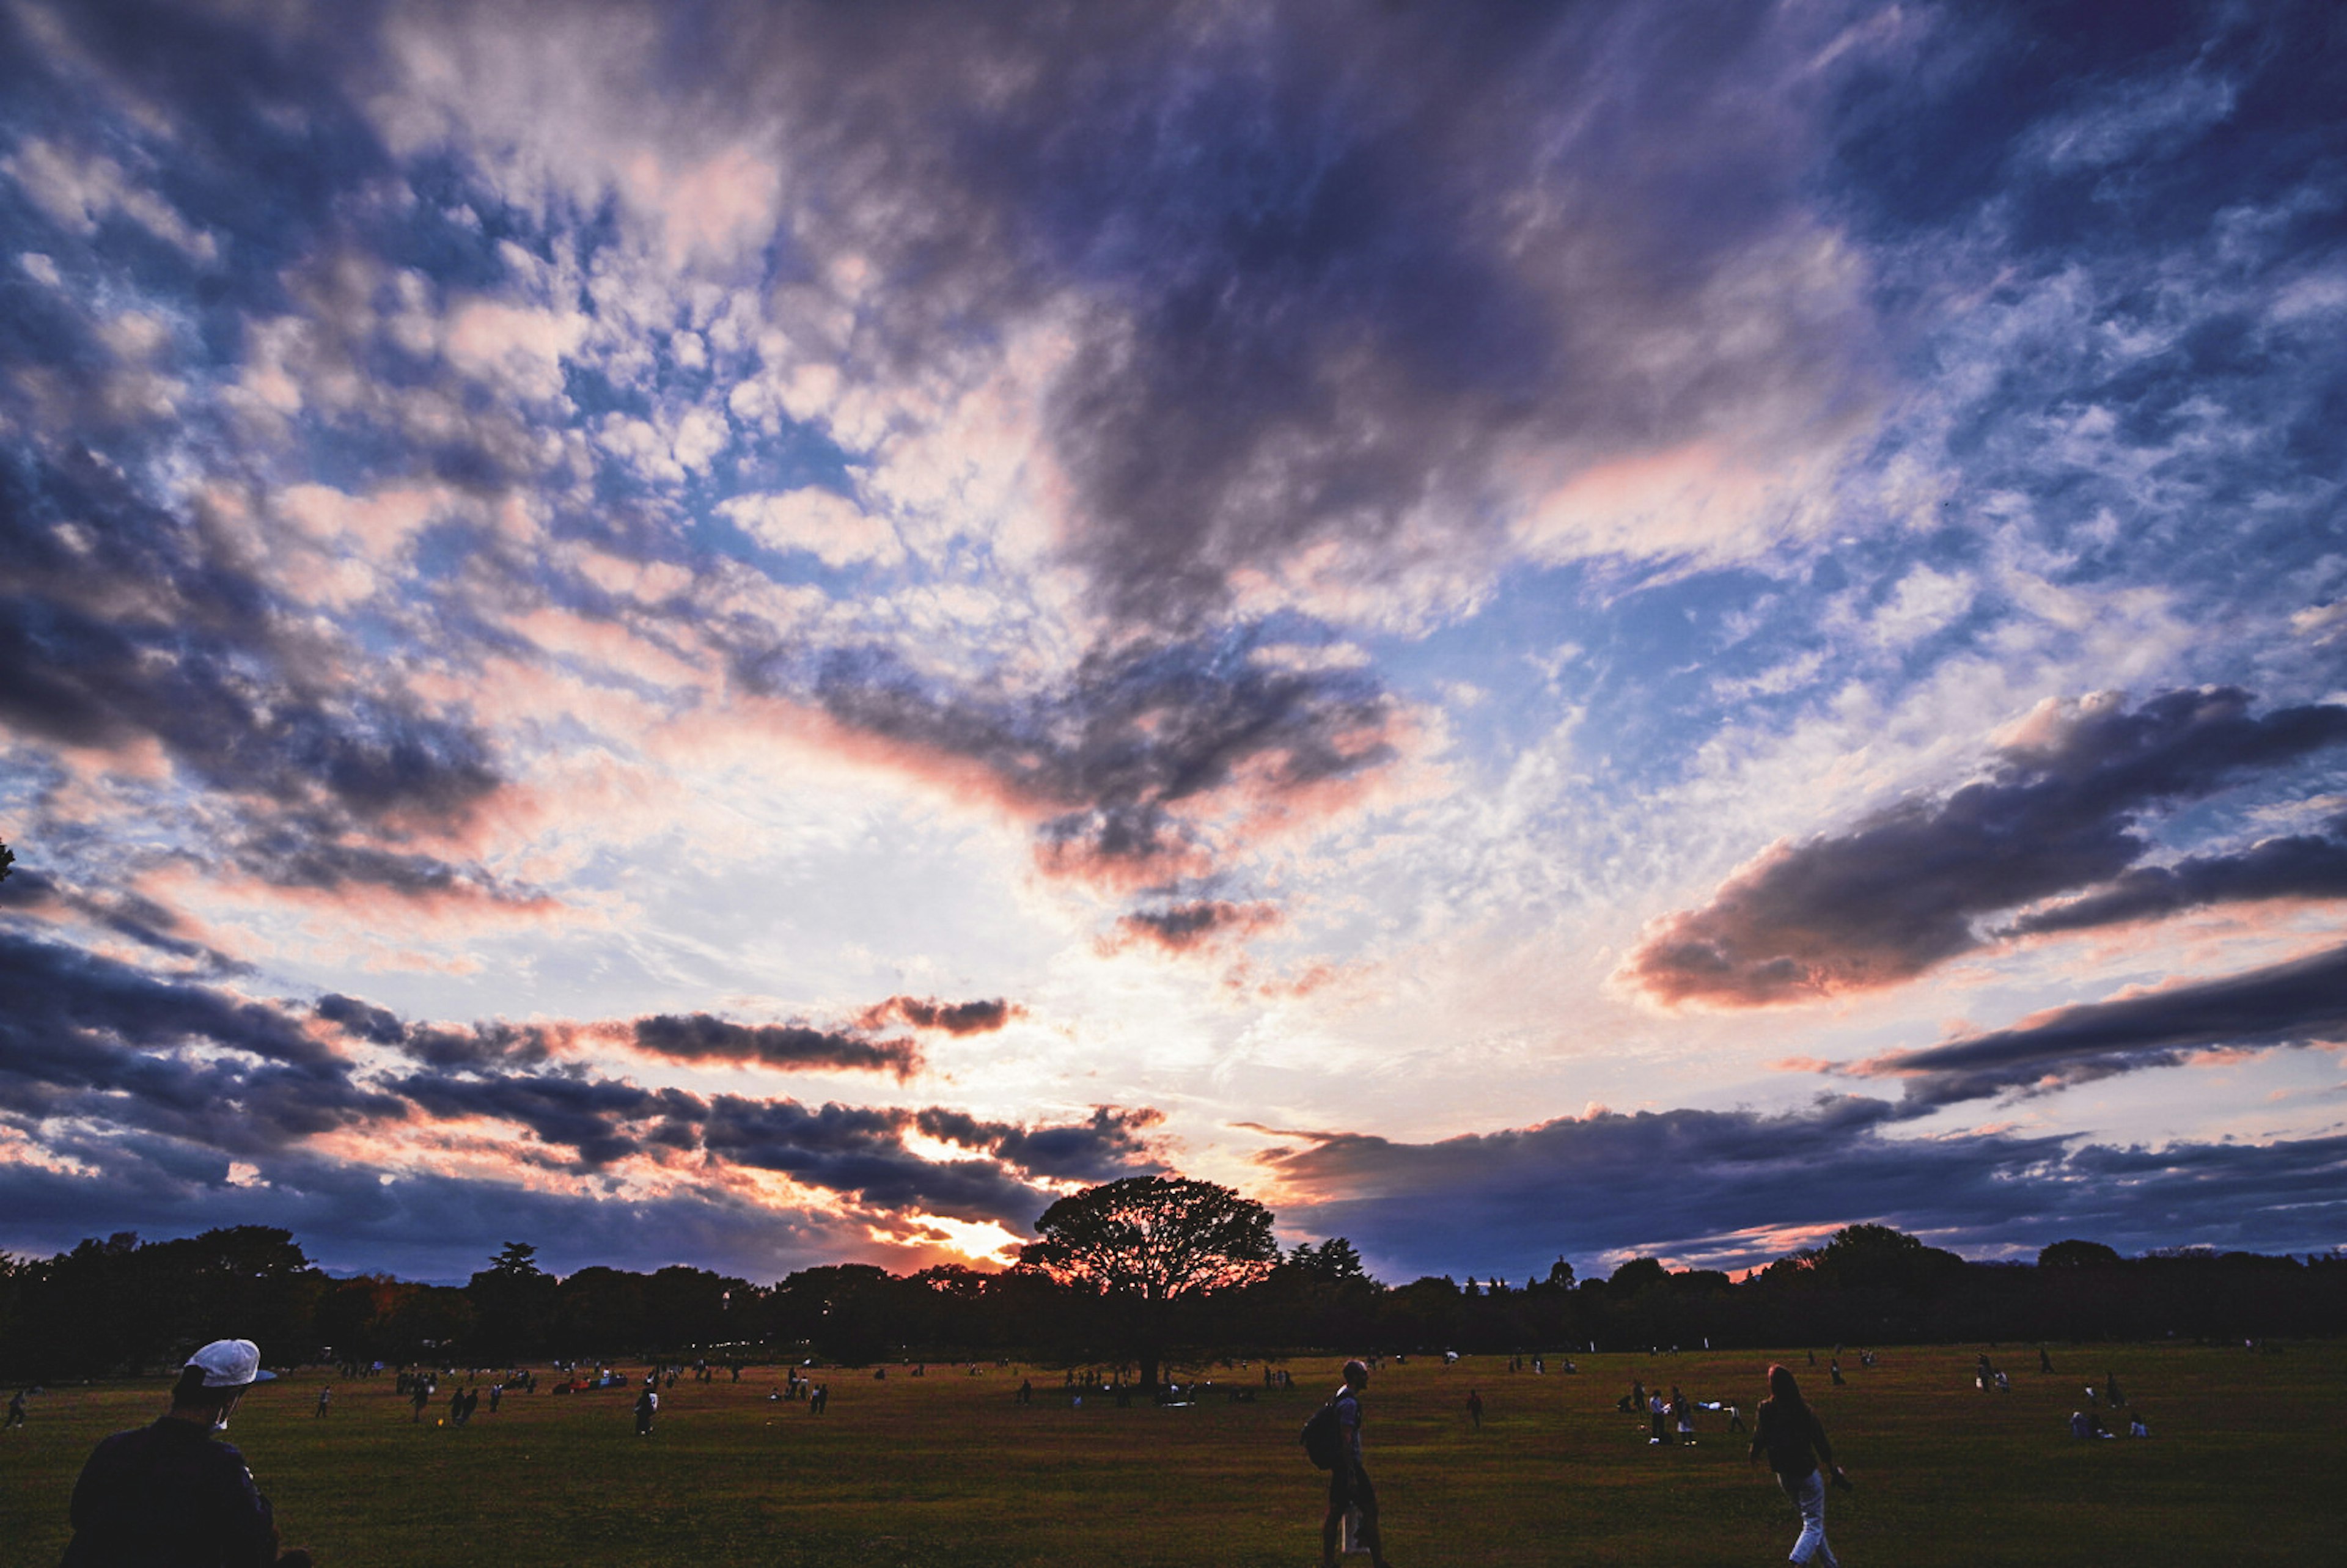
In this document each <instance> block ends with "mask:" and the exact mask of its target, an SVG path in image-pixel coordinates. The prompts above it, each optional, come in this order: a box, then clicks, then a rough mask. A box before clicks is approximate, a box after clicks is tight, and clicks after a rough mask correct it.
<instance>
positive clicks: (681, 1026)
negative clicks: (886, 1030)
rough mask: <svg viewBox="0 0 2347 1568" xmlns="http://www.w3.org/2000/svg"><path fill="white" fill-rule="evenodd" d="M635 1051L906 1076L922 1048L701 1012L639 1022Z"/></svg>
mask: <svg viewBox="0 0 2347 1568" xmlns="http://www.w3.org/2000/svg"><path fill="white" fill-rule="evenodd" d="M635 1040H636V1046H637V1049H639V1050H649V1051H651V1052H652V1053H653V1054H654V1055H656V1056H665V1057H669V1058H671V1060H674V1061H753V1062H756V1063H758V1064H759V1065H760V1066H763V1067H782V1068H807V1067H814V1068H846V1069H852V1070H862V1071H873V1072H892V1073H894V1074H896V1075H897V1077H898V1078H899V1079H905V1078H910V1077H912V1076H913V1074H915V1073H916V1072H918V1071H920V1070H921V1048H920V1047H919V1046H917V1045H916V1044H915V1043H914V1042H913V1041H911V1040H867V1039H866V1038H865V1037H863V1036H862V1035H856V1034H842V1033H838V1032H835V1031H833V1030H820V1029H808V1028H806V1027H805V1026H804V1025H801V1024H774V1023H768V1024H740V1023H728V1022H727V1021H726V1020H723V1019H720V1018H712V1017H711V1016H710V1015H709V1014H707V1013H704V1012H697V1013H693V1014H692V1015H690V1016H689V1017H684V1018H678V1017H674V1016H672V1015H670V1014H666V1013H663V1014H661V1015H660V1016H658V1017H656V1018H644V1019H638V1020H636V1024H635Z"/></svg>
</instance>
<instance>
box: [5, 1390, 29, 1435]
mask: <svg viewBox="0 0 2347 1568" xmlns="http://www.w3.org/2000/svg"><path fill="white" fill-rule="evenodd" d="M28 1391H29V1390H27V1389H17V1390H16V1397H15V1399H11V1400H9V1401H8V1424H7V1426H6V1427H0V1431H7V1430H15V1428H17V1427H21V1426H23V1425H24V1424H25V1395H26V1393H27V1392H28Z"/></svg>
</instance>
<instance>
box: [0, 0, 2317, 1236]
mask: <svg viewBox="0 0 2347 1568" xmlns="http://www.w3.org/2000/svg"><path fill="white" fill-rule="evenodd" d="M0 238H5V245H0V747H5V751H0V839H5V841H6V842H7V843H8V845H10V846H11V847H12V848H13V849H14V850H15V854H16V856H17V857H18V858H17V866H16V869H15V875H14V876H11V877H10V878H9V879H8V880H7V881H6V882H5V885H0V984H5V1009H0V1248H5V1249H8V1250H13V1251H16V1252H20V1253H46V1252H49V1251H54V1250H56V1249H58V1248H62V1247H67V1246H70V1245H73V1244H74V1243H75V1242H76V1241H77V1240H78V1239H79V1238H81V1237H83V1236H86V1235H107V1234H109V1233H112V1232H116V1231H121V1230H136V1231H138V1232H139V1233H140V1234H142V1235H146V1236H148V1237H149V1238H158V1237H162V1236H168V1235H187V1234H192V1233H193V1232H194V1231H197V1230H200V1229H202V1228H205V1227H208V1226H212V1225H236V1224H261V1225H283V1226H287V1227H290V1228H291V1229H292V1231H293V1233H294V1235H295V1237H296V1239H297V1240H299V1241H300V1242H301V1244H302V1245H303V1246H304V1247H305V1248H307V1249H308V1251H309V1253H310V1255H312V1256H313V1258H316V1259H318V1260H319V1261H320V1262H322V1263H323V1264H324V1265H326V1266H329V1267H330V1268H333V1269H334V1270H336V1271H338V1272H347V1271H353V1270H358V1269H363V1268H364V1269H389V1270H392V1271H395V1272H398V1273H400V1274H402V1275H405V1276H409V1277H418V1278H433V1279H459V1280H461V1279H462V1278H463V1277H464V1276H466V1274H468V1273H469V1272H471V1271H472V1270H473V1269H474V1268H476V1267H478V1266H481V1265H482V1263H483V1262H484V1260H486V1258H487V1256H488V1255H489V1254H490V1253H492V1252H494V1251H495V1250H496V1249H497V1247H498V1246H499V1245H502V1244H503V1243H505V1242H507V1241H508V1240H524V1241H529V1242H532V1243H534V1244H536V1245H538V1247H539V1248H540V1250H541V1255H542V1259H543V1261H544V1262H545V1263H546V1264H547V1265H548V1266H550V1267H552V1268H554V1269H556V1270H557V1271H568V1270H569V1269H572V1268H576V1267H578V1266H582V1265H584V1264H588V1263H597V1262H600V1263H610V1264H615V1265H620V1266H632V1267H651V1266H660V1265H663V1264H669V1263H689V1264H694V1265H698V1266H706V1267H712V1268H719V1269H723V1270H725V1271H727V1272H729V1273H737V1274H741V1275H744V1276H748V1277H750V1278H753V1279H756V1280H760V1281H766V1280H771V1279H774V1278H775V1277H778V1276H781V1275H783V1274H784V1273H787V1272H789V1271H791V1270H793V1269H796V1268H801V1267H805V1266H810V1265H814V1264H818V1263H826V1262H838V1261H849V1260H859V1261H869V1262H875V1263H879V1264H882V1265H883V1266H887V1267H888V1268H890V1269H892V1270H895V1271H897V1272H903V1271H906V1270H908V1269H911V1268H916V1267H919V1266H925V1265H928V1264H930V1263H936V1262H940V1261H971V1260H978V1261H981V1262H989V1263H990V1262H999V1261H1001V1260H1002V1259H1003V1258H1004V1257H1005V1256H1006V1255H1007V1249H1009V1248H1011V1247H1014V1246H1015V1245H1016V1244H1017V1243H1018V1241H1019V1240H1020V1239H1021V1238H1023V1237H1025V1236H1027V1235H1030V1230H1029V1226H1030V1222H1031V1221H1032V1220H1033V1219H1034V1217H1035V1216H1036V1215H1037V1214H1040V1212H1041V1210H1042V1209H1043V1207H1044V1206H1045V1205H1046V1204H1048V1203H1050V1202H1051V1199H1052V1198H1053V1197H1054V1196H1055V1195H1057V1194H1062V1193H1065V1192H1070V1191H1073V1190H1075V1189H1076V1188H1078V1187H1081V1186H1082V1185H1085V1184H1091V1183H1093V1182H1098V1181H1102V1180H1106V1179H1111V1178H1113V1177H1116V1176H1120V1175H1126V1174H1132V1173H1140V1172H1159V1171H1166V1172H1178V1173H1184V1174H1187V1175H1193V1176H1199V1177H1204V1178H1208V1179H1211V1180H1214V1181H1217V1182H1222V1183H1226V1184H1231V1185H1234V1186H1236V1187H1238V1188H1240V1189H1242V1190H1244V1191H1245V1192H1246V1193H1248V1194H1251V1195H1253V1196H1255V1197H1258V1198H1260V1199H1262V1200H1263V1201H1264V1202H1266V1204H1269V1205H1270V1206H1271V1207H1272V1208H1273V1209H1274V1210H1275V1211H1276V1214H1278V1216H1279V1230H1280V1235H1281V1237H1282V1240H1283V1241H1284V1242H1286V1243H1290V1244H1292V1243H1295V1242H1298V1241H1303V1240H1307V1239H1316V1238H1320V1237H1325V1236H1332V1235H1345V1236H1348V1237H1349V1238H1350V1239H1351V1240H1352V1241H1353V1242H1354V1244H1355V1245H1357V1246H1358V1247H1359V1248H1360V1250H1361V1252H1362V1253H1363V1255H1364V1256H1365V1257H1366V1259H1367V1261H1368V1265H1369V1266H1370V1269H1371V1271H1372V1272H1373V1273H1376V1274H1378V1276H1381V1277H1384V1278H1387V1279H1389V1280H1405V1279H1408V1278H1410V1277H1412V1276H1417V1275H1419V1274H1426V1273H1433V1274H1445V1273H1447V1274H1450V1275H1453V1276H1478V1277H1484V1276H1490V1275H1492V1274H1494V1273H1499V1274H1503V1275H1506V1276H1511V1277H1515V1278H1522V1276H1525V1275H1527V1274H1532V1273H1541V1274H1545V1272H1546V1270H1547V1268H1548V1266H1549V1264H1550V1263H1551V1261H1552V1260H1553V1259H1554V1258H1556V1257H1557V1256H1559V1255H1563V1256H1564V1257H1566V1258H1568V1259H1570V1260H1572V1261H1573V1263H1574V1265H1575V1266H1577V1267H1578V1268H1580V1269H1581V1271H1582V1272H1583V1274H1587V1273H1590V1272H1592V1271H1601V1272H1602V1271H1604V1269H1607V1268H1609V1267H1611V1266H1613V1265H1614V1263H1616V1262H1618V1261H1620V1260H1621V1259H1623V1258H1624V1257H1626V1256H1629V1255H1634V1254H1645V1255H1659V1256H1662V1257H1665V1258H1666V1259H1668V1260H1670V1261H1671V1262H1672V1263H1674V1264H1675V1265H1678V1266H1691V1265H1696V1264H1701V1265H1703V1266H1733V1267H1740V1266H1745V1265H1747V1264H1750V1263H1755V1262H1763V1261H1766V1260H1767V1259H1768V1258H1770V1257H1773V1256H1776V1255H1780V1254H1782V1253H1783V1252H1785V1251H1788V1250H1789V1249H1791V1248H1793V1247H1795V1246H1799V1245H1805V1244H1807V1243H1809V1242H1812V1241H1815V1240H1817V1239H1819V1238H1820V1237H1821V1236H1822V1235H1826V1234H1828V1233H1829V1232H1830V1231H1831V1230H1832V1229H1833V1228H1835V1227H1837V1226H1839V1225H1844V1224H1848V1223H1852V1222H1856V1221H1861V1220H1864V1221H1878V1222H1881V1223H1883V1224H1888V1225H1896V1226H1898V1227H1900V1228H1901V1229H1903V1230H1907V1231H1910V1232H1912V1233H1915V1234H1917V1235H1922V1236H1923V1237H1924V1238H1925V1239H1927V1240H1928V1241H1930V1242H1932V1244H1934V1245H1941V1246H1945V1247H1949V1248H1952V1249H1953V1250H1956V1251H1959V1252H1962V1253H1963V1254H1965V1255H1969V1256H1973V1257H1981V1258H1997V1257H2015V1256H2017V1257H2030V1256H2034V1255H2035V1253H2036V1250H2037V1249H2038V1248H2039V1247H2041V1246H2043V1245H2046V1244H2047V1243H2050V1242H2053V1241H2055V1240H2058V1239H2062V1238H2064V1237H2068V1236H2085V1237H2088V1238H2092V1239H2096V1240H2100V1241H2104V1242H2107V1243H2109V1244H2111V1245H2115V1246H2117V1247H2119V1248H2120V1249H2121V1250H2123V1251H2128V1252H2137V1251H2142V1250H2146V1249H2148V1248H2152V1247H2158V1246H2171V1245H2202V1244H2205V1245H2214V1246H2218V1247H2220V1248H2232V1247H2247V1248H2251V1249H2256V1250H2261V1251H2283V1250H2289V1251H2301V1252H2302V1251H2306V1250H2309V1249H2321V1248H2326V1247H2331V1246H2334V1245H2342V1244H2347V1072H2342V1047H2347V930H2342V918H2341V917H2342V910H2347V511H2342V480H2347V346H2342V345H2347V11H2342V9H2341V8H2340V7H2338V6H2336V5H2326V4H2321V3H2312V4H2306V5H2286V4H2270V5H2174V6H2169V5H2151V4H2146V5H2127V6H2115V7H2096V6H2086V5H2074V6H2042V5H2033V6H2009V7H2007V6H1997V5H1983V4H1964V5H1955V4H1950V5H1839V4H1834V3H1832V0H1787V3H1785V4H1780V5H1718V6H1696V7H1680V6H1661V5H1637V4H1626V3H1625V4H1617V5H1576V6H1566V5H1461V4H1453V5H1409V4H1399V3H1394V4H1382V5H1380V4H1371V3H1369V0H1344V3H1340V0H1325V3H1323V0H1298V3H1293V4H1281V5H1266V4H1229V5H1179V4H1166V3H1161V0H1135V3H1133V4H1111V3H1104V0H1085V3H1082V4H1064V5H1044V4H1034V5H1002V6H986V5H951V4H938V5H886V4H859V5H813V4H809V5H784V4H766V3H763V0H741V3H738V4H706V5H694V4H678V3H673V0H646V3H644V4H640V5H585V4H569V3H565V4H559V5H557V4H545V5H531V4H519V3H516V4H487V3H484V4H454V3H452V4H440V5H433V4H415V5H405V4H354V5H302V4H298V3H296V0H201V3H200V0H179V3H176V4H117V3H113V0H56V3H54V4H50V3H44V0H5V4H0Z"/></svg>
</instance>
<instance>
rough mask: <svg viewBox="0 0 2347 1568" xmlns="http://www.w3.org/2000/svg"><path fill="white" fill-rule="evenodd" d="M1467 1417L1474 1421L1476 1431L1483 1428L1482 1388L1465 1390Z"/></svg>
mask: <svg viewBox="0 0 2347 1568" xmlns="http://www.w3.org/2000/svg"><path fill="white" fill-rule="evenodd" d="M1467 1419H1469V1420H1471V1421H1472V1422H1474V1423H1475V1430H1477V1431H1479V1432H1480V1431H1481V1430H1483V1390H1482V1389H1468V1390H1467Z"/></svg>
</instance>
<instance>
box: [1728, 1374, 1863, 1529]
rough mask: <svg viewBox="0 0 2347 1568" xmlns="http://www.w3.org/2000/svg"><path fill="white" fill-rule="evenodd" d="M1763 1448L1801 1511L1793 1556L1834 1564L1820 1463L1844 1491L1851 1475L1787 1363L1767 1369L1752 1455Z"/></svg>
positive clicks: (1824, 1486)
mask: <svg viewBox="0 0 2347 1568" xmlns="http://www.w3.org/2000/svg"><path fill="white" fill-rule="evenodd" d="M1764 1453H1765V1454H1767V1455H1768V1468H1769V1469H1770V1470H1772V1471H1776V1472H1777V1484H1778V1486H1781V1487H1783V1488H1784V1489H1785V1495H1786V1496H1788V1497H1789V1498H1791V1499H1792V1500H1793V1506H1794V1507H1795V1508H1797V1509H1799V1510H1800V1513H1801V1533H1800V1536H1799V1539H1798V1540H1796V1541H1795V1542H1793V1550H1792V1553H1790V1555H1791V1557H1792V1560H1793V1561H1794V1562H1796V1563H1807V1562H1809V1560H1810V1559H1811V1558H1815V1559H1816V1560H1817V1561H1818V1562H1819V1563H1823V1564H1825V1568H1838V1564H1837V1563H1836V1561H1835V1558H1834V1554H1833V1548H1832V1547H1830V1546H1828V1545H1827V1544H1826V1478H1825V1477H1824V1476H1823V1475H1821V1474H1819V1471H1818V1465H1819V1462H1820V1461H1823V1463H1824V1464H1825V1466H1826V1468H1827V1469H1828V1470H1829V1471H1832V1472H1833V1478H1834V1484H1835V1485H1836V1486H1839V1487H1841V1488H1843V1489H1844V1490H1847V1489H1848V1488H1849V1486H1850V1478H1849V1477H1848V1476H1846V1475H1844V1474H1842V1472H1841V1466H1840V1465H1838V1464H1836V1463H1834V1455H1833V1444H1832V1443H1830V1442H1829V1441H1827V1440H1826V1430H1825V1428H1824V1427H1823V1426H1822V1425H1820V1424H1819V1420H1818V1418H1817V1412H1816V1411H1814V1410H1812V1409H1809V1402H1808V1401H1807V1400H1805V1399H1802V1398H1801V1386H1800V1385H1799V1383H1797V1382H1795V1381H1794V1380H1793V1371H1792V1368H1789V1367H1784V1366H1777V1367H1771V1368H1768V1398H1767V1399H1763V1400H1761V1401H1760V1416H1759V1419H1758V1422H1756V1423H1755V1425H1754V1427H1753V1430H1752V1455H1751V1457H1752V1458H1753V1459H1758V1458H1759V1457H1760V1456H1761V1455H1762V1454H1764Z"/></svg>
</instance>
